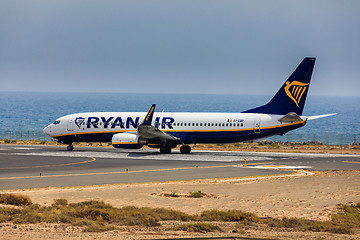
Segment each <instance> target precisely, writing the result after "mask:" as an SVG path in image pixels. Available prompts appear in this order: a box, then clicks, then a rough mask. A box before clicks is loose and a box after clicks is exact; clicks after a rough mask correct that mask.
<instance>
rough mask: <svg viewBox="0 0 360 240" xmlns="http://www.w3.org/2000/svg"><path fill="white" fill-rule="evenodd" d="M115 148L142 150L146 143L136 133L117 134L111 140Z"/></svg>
mask: <svg viewBox="0 0 360 240" xmlns="http://www.w3.org/2000/svg"><path fill="white" fill-rule="evenodd" d="M111 142H112V145H113V147H114V148H132V149H138V148H141V147H142V146H143V145H144V144H145V142H144V141H142V139H141V138H139V136H138V135H137V134H136V133H117V134H114V135H113V137H112V139H111Z"/></svg>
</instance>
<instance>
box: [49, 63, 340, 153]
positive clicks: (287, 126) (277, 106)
mask: <svg viewBox="0 0 360 240" xmlns="http://www.w3.org/2000/svg"><path fill="white" fill-rule="evenodd" d="M315 60H316V59H315V58H314V57H307V58H304V59H303V61H302V62H301V63H300V64H299V66H298V67H297V68H296V69H295V71H294V72H293V73H292V74H291V75H290V77H289V78H288V79H287V80H286V81H285V83H284V84H283V85H282V87H281V88H280V89H279V91H278V92H277V93H276V94H275V96H274V97H273V98H272V99H271V100H270V101H269V102H268V103H267V104H265V105H262V106H259V107H256V108H252V109H249V110H246V111H243V112H241V113H201V112H155V106H156V105H155V104H153V105H152V106H151V107H150V109H149V111H148V112H147V113H145V112H88V113H76V114H70V115H66V116H63V117H60V118H58V119H56V121H55V122H54V123H52V124H50V125H48V126H47V127H45V128H44V133H45V134H47V135H49V136H51V137H52V138H55V139H57V141H58V142H59V143H63V144H68V146H67V150H69V151H72V150H73V149H74V147H73V145H72V143H73V142H111V143H112V146H113V147H115V148H125V149H139V148H141V147H142V146H144V145H147V146H148V147H150V148H159V149H160V153H164V154H168V153H171V150H172V148H175V147H177V146H178V145H181V147H180V152H181V153H183V154H189V153H190V152H191V147H190V146H189V144H196V143H235V142H243V141H248V140H253V139H259V138H264V137H269V136H273V135H283V134H285V133H287V132H289V131H291V130H294V129H297V128H300V127H303V126H304V125H305V124H306V123H307V121H308V120H312V119H317V118H321V117H327V116H331V115H335V114H336V113H333V114H325V115H317V116H310V117H306V116H302V112H303V108H304V104H305V100H306V96H307V92H308V89H309V84H310V80H311V75H312V72H313V68H314V64H315Z"/></svg>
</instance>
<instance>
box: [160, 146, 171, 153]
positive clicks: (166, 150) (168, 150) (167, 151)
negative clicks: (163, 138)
mask: <svg viewBox="0 0 360 240" xmlns="http://www.w3.org/2000/svg"><path fill="white" fill-rule="evenodd" d="M160 153H161V154H169V153H171V148H170V147H161V148H160Z"/></svg>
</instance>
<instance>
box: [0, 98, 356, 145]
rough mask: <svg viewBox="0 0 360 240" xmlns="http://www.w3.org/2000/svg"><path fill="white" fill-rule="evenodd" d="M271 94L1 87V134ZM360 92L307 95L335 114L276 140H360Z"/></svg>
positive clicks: (205, 107) (222, 105)
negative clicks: (97, 115)
mask: <svg viewBox="0 0 360 240" xmlns="http://www.w3.org/2000/svg"><path fill="white" fill-rule="evenodd" d="M271 97H272V96H263V95H206V94H202V95H198V94H133V93H35V92H0V103H1V104H0V120H1V121H0V138H11V139H15V138H17V139H32V138H35V139H48V138H45V136H44V135H42V129H43V128H44V127H45V126H47V125H48V124H50V123H52V122H53V121H54V120H55V119H56V118H58V117H61V116H64V115H67V114H71V113H76V112H90V111H94V112H107V111H112V112H125V111H129V112H132V111H140V112H146V111H147V110H148V109H149V107H150V106H151V104H153V103H156V104H157V106H156V108H157V111H162V110H163V109H164V111H165V112H182V111H188V112H242V111H244V110H247V109H250V108H253V107H256V106H260V105H263V104H264V103H266V102H268V101H269V100H270V99H271ZM359 104H360V97H323V96H321V97H320V96H308V99H307V102H306V105H305V108H304V112H303V115H305V116H311V115H319V114H326V113H338V114H337V115H336V116H332V117H327V118H321V119H317V120H313V121H309V122H308V123H307V125H306V126H305V127H303V128H300V129H297V130H294V131H292V132H290V133H288V134H285V135H284V136H282V137H280V136H276V137H272V138H270V139H269V140H276V141H296V142H300V141H302V142H303V141H314V140H315V141H322V142H324V143H329V144H350V143H353V142H354V141H360V107H359Z"/></svg>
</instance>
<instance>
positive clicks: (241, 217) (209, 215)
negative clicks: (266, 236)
mask: <svg viewBox="0 0 360 240" xmlns="http://www.w3.org/2000/svg"><path fill="white" fill-rule="evenodd" d="M200 219H201V220H203V221H225V222H240V221H241V222H258V221H259V220H260V218H259V217H258V216H257V215H256V214H254V213H249V212H243V211H240V210H228V211H218V210H210V211H203V212H202V213H201V214H200Z"/></svg>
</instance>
